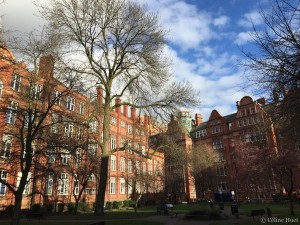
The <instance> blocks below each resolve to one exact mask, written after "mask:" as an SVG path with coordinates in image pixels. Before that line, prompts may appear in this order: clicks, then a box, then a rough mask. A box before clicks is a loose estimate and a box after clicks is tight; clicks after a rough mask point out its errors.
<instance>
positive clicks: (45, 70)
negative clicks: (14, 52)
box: [39, 55, 54, 79]
mask: <svg viewBox="0 0 300 225" xmlns="http://www.w3.org/2000/svg"><path fill="white" fill-rule="evenodd" d="M53 69H54V58H53V56H52V55H46V56H42V57H41V58H40V64H39V76H40V77H43V78H45V79H50V78H51V77H52V75H53Z"/></svg>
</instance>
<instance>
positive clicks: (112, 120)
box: [111, 117, 117, 125]
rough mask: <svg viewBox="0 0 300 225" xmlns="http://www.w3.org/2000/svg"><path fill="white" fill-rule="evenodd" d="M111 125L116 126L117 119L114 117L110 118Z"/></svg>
mask: <svg viewBox="0 0 300 225" xmlns="http://www.w3.org/2000/svg"><path fill="white" fill-rule="evenodd" d="M111 123H112V124H113V125H117V119H116V118H115V117H111Z"/></svg>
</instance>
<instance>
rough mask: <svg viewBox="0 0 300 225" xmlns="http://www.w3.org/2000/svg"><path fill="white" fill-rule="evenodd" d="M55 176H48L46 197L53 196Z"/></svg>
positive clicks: (51, 174)
mask: <svg viewBox="0 0 300 225" xmlns="http://www.w3.org/2000/svg"><path fill="white" fill-rule="evenodd" d="M53 178H54V174H53V173H49V174H48V175H47V176H46V184H45V195H52V190H53Z"/></svg>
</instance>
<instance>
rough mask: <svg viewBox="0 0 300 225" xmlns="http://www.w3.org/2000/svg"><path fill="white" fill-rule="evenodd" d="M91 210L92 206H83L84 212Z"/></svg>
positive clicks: (87, 204)
mask: <svg viewBox="0 0 300 225" xmlns="http://www.w3.org/2000/svg"><path fill="white" fill-rule="evenodd" d="M90 210H91V206H90V204H89V203H86V204H85V205H83V211H90Z"/></svg>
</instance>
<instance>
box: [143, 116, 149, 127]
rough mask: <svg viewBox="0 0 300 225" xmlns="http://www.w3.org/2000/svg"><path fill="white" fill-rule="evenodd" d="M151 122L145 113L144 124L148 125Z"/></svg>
mask: <svg viewBox="0 0 300 225" xmlns="http://www.w3.org/2000/svg"><path fill="white" fill-rule="evenodd" d="M148 123H149V117H148V116H147V115H144V126H145V127H147V126H148Z"/></svg>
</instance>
